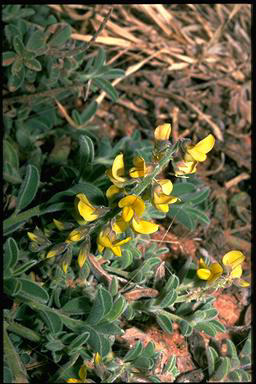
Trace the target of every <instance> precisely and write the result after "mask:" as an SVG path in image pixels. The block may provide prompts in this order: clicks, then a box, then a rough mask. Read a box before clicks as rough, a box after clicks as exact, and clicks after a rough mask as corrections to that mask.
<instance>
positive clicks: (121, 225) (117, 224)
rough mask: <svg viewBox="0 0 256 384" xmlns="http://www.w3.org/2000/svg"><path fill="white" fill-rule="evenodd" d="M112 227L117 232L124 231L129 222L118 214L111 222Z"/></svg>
mask: <svg viewBox="0 0 256 384" xmlns="http://www.w3.org/2000/svg"><path fill="white" fill-rule="evenodd" d="M111 228H112V229H113V231H115V233H116V234H119V233H123V232H125V231H126V229H127V228H128V223H127V222H126V221H124V219H123V218H122V216H118V217H116V218H115V220H114V222H113V223H112V224H111Z"/></svg>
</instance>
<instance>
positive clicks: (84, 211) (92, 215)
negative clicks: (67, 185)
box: [75, 193, 98, 221]
mask: <svg viewBox="0 0 256 384" xmlns="http://www.w3.org/2000/svg"><path fill="white" fill-rule="evenodd" d="M75 208H76V209H77V211H78V212H79V214H80V215H81V216H82V218H83V219H84V220H86V221H94V220H96V219H97V218H98V214H96V209H97V208H95V207H94V206H93V205H92V204H91V203H90V201H89V200H88V199H87V197H86V196H85V194H84V193H78V194H77V195H76V199H75Z"/></svg>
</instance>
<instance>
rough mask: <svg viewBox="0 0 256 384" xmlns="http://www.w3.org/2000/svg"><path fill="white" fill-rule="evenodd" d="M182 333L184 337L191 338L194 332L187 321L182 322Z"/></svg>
mask: <svg viewBox="0 0 256 384" xmlns="http://www.w3.org/2000/svg"><path fill="white" fill-rule="evenodd" d="M180 331H181V333H182V335H183V336H186V337H188V336H190V335H191V334H192V332H193V328H192V327H191V325H190V324H189V323H188V322H187V321H186V320H181V322H180Z"/></svg>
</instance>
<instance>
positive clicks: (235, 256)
mask: <svg viewBox="0 0 256 384" xmlns="http://www.w3.org/2000/svg"><path fill="white" fill-rule="evenodd" d="M244 259H245V255H244V254H243V253H242V252H241V251H229V252H228V253H226V254H225V255H224V256H223V257H222V263H223V264H224V265H226V266H229V267H231V268H232V269H234V268H236V267H237V266H238V265H239V264H242V262H243V261H244Z"/></svg>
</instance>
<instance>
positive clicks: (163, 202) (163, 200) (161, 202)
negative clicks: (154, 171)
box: [153, 179, 180, 213]
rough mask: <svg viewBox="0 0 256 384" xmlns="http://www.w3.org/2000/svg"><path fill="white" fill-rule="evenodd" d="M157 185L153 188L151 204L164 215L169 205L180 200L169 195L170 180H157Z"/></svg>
mask: <svg viewBox="0 0 256 384" xmlns="http://www.w3.org/2000/svg"><path fill="white" fill-rule="evenodd" d="M157 183H158V184H159V185H158V186H156V187H155V188H154V192H153V203H154V205H155V207H156V209H158V210H159V211H161V212H165V213H166V212H168V211H169V204H173V203H176V201H178V200H180V199H179V198H178V197H176V196H171V195H170V193H171V192H172V190H173V184H172V182H171V180H167V179H162V180H158V181H157Z"/></svg>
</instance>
